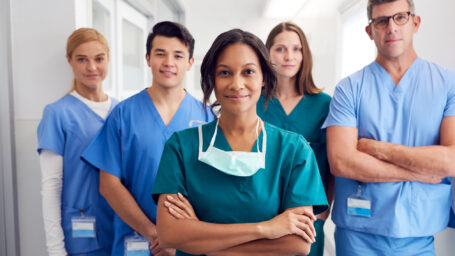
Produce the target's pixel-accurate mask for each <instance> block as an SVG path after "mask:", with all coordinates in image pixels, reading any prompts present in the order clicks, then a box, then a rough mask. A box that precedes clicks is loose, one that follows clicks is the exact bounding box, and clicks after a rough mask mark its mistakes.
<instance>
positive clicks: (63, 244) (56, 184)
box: [38, 28, 118, 256]
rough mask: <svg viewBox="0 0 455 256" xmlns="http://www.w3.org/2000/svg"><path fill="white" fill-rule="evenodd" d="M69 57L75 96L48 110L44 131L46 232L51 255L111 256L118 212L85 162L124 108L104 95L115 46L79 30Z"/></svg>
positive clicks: (69, 47)
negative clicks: (115, 113)
mask: <svg viewBox="0 0 455 256" xmlns="http://www.w3.org/2000/svg"><path fill="white" fill-rule="evenodd" d="M66 58H67V60H68V63H69V65H70V66H71V68H72V70H73V74H74V79H73V88H72V90H71V91H70V93H69V94H67V95H66V96H64V97H63V98H61V99H60V100H58V101H56V102H54V103H52V104H49V105H47V106H46V107H45V109H44V113H43V117H42V119H41V122H40V124H39V126H38V153H39V155H40V166H41V174H42V178H41V183H42V190H41V194H42V197H43V216H44V228H45V233H46V245H47V251H48V254H49V255H81V254H83V255H97V256H98V255H110V253H111V247H112V240H113V227H112V220H113V214H114V213H113V211H112V209H111V208H110V207H109V205H108V204H107V202H106V201H105V199H104V198H103V197H102V196H101V195H100V194H99V191H98V184H99V178H98V177H99V174H98V171H97V170H96V169H95V168H93V167H92V166H90V165H88V164H86V163H85V162H83V161H82V160H81V158H80V156H81V154H82V152H83V151H84V150H85V148H86V147H87V146H88V144H89V143H90V142H91V141H92V139H93V138H94V137H95V135H96V134H97V133H98V130H99V129H100V128H101V126H102V125H103V124H104V120H105V119H106V116H107V115H108V114H109V112H110V111H111V109H112V108H113V107H114V106H115V105H116V104H117V103H118V102H117V100H115V99H113V98H111V97H109V96H108V95H107V94H106V93H104V91H103V87H102V86H103V81H104V79H105V78H106V76H107V72H108V65H109V46H108V43H107V41H106V39H105V38H104V37H103V35H102V34H101V33H99V32H98V31H97V30H95V29H91V28H81V29H78V30H76V31H74V32H73V33H72V34H71V35H70V37H69V38H68V41H67V47H66Z"/></svg>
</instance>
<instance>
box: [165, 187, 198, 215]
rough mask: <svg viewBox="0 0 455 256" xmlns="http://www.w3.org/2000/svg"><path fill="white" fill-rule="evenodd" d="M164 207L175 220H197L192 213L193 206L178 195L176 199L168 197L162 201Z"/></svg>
mask: <svg viewBox="0 0 455 256" xmlns="http://www.w3.org/2000/svg"><path fill="white" fill-rule="evenodd" d="M164 206H165V207H166V208H167V209H168V211H169V213H170V214H171V215H172V216H174V218H176V219H188V220H199V219H198V217H197V216H196V213H195V212H194V209H193V206H192V205H191V204H190V202H189V201H188V200H187V199H186V198H185V197H184V196H183V195H182V194H180V193H178V194H177V198H175V197H174V196H170V195H168V196H167V197H166V201H164Z"/></svg>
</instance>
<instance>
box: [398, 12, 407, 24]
mask: <svg viewBox="0 0 455 256" xmlns="http://www.w3.org/2000/svg"><path fill="white" fill-rule="evenodd" d="M406 19H407V15H406V13H398V14H397V15H396V16H395V21H396V22H397V23H404V22H405V21H406Z"/></svg>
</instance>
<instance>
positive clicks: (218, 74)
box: [216, 70, 230, 77]
mask: <svg viewBox="0 0 455 256" xmlns="http://www.w3.org/2000/svg"><path fill="white" fill-rule="evenodd" d="M216 74H217V76H221V77H225V76H229V74H230V73H229V71H227V70H219V71H218V72H217V73H216Z"/></svg>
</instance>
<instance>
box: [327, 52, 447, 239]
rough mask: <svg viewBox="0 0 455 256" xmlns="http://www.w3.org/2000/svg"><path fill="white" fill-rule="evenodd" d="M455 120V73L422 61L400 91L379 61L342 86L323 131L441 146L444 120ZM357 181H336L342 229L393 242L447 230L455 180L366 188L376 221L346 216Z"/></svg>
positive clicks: (411, 69)
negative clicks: (347, 129) (342, 129)
mask: <svg viewBox="0 0 455 256" xmlns="http://www.w3.org/2000/svg"><path fill="white" fill-rule="evenodd" d="M447 116H455V73H454V72H452V71H449V70H447V69H445V68H442V67H440V66H438V65H436V64H434V63H431V62H428V61H425V60H423V59H420V58H417V59H416V60H415V61H414V63H413V64H412V65H411V66H410V67H409V69H408V70H407V72H406V73H405V75H404V76H403V78H402V79H401V81H400V83H399V84H398V85H397V86H395V83H394V82H393V80H392V78H391V77H390V75H389V74H388V73H387V71H386V70H385V69H384V68H383V67H382V66H380V65H379V64H378V63H377V62H373V63H371V64H370V65H368V66H366V67H365V68H364V69H362V70H360V71H358V72H357V73H354V74H353V75H351V76H349V77H347V78H345V79H343V80H342V81H341V82H340V83H339V84H338V86H337V88H336V90H335V93H334V95H333V98H332V102H331V105H330V112H329V116H328V117H327V119H326V121H325V123H324V125H323V126H322V127H323V128H326V127H329V126H345V127H355V128H357V129H358V137H359V138H370V139H374V140H378V141H385V142H391V143H395V144H401V145H406V146H412V147H415V146H428V145H439V139H440V137H439V136H440V135H439V129H440V125H441V121H442V119H443V118H444V117H447ZM358 184H359V183H358V182H357V181H355V180H351V179H345V178H341V177H336V179H335V201H334V207H333V212H332V216H333V217H332V218H333V221H334V222H335V224H336V225H337V226H338V227H342V228H345V229H350V230H355V231H361V232H367V233H372V234H378V235H383V236H390V237H397V238H403V237H419V236H430V235H434V234H435V233H437V232H439V231H441V230H443V229H445V228H446V227H447V223H448V221H449V213H450V206H451V204H452V202H451V200H452V195H451V193H452V191H451V180H450V179H449V178H446V179H444V180H443V182H442V183H440V184H436V185H431V184H424V183H420V182H391V183H362V192H363V195H364V196H366V197H367V198H369V199H370V200H371V209H372V212H371V214H372V216H371V218H365V217H356V216H351V215H347V209H346V207H347V198H348V197H349V196H350V195H352V194H354V193H356V191H357V187H358Z"/></svg>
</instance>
